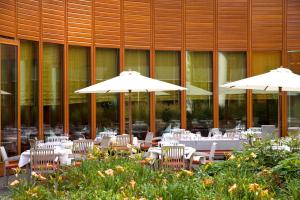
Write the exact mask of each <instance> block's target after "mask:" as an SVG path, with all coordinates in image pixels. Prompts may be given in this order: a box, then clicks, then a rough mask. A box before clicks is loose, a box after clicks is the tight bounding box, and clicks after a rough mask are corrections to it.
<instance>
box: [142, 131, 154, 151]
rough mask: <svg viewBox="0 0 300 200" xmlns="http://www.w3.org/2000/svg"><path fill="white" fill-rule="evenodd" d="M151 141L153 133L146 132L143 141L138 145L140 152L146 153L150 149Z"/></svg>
mask: <svg viewBox="0 0 300 200" xmlns="http://www.w3.org/2000/svg"><path fill="white" fill-rule="evenodd" d="M152 140H153V133H152V132H148V133H147V135H146V138H145V140H143V141H142V142H141V143H140V148H141V150H143V151H146V150H148V149H149V148H150V147H152Z"/></svg>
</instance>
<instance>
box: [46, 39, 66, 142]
mask: <svg viewBox="0 0 300 200" xmlns="http://www.w3.org/2000/svg"><path fill="white" fill-rule="evenodd" d="M43 61H44V63H43V105H44V134H45V137H47V136H50V135H62V134H63V101H62V100H63V93H62V91H63V90H62V87H63V79H62V77H63V47H62V46H61V45H56V44H44V56H43Z"/></svg>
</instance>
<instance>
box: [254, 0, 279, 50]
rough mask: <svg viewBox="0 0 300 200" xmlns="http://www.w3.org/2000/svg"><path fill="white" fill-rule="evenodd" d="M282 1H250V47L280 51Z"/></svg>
mask: <svg viewBox="0 0 300 200" xmlns="http://www.w3.org/2000/svg"><path fill="white" fill-rule="evenodd" d="M282 13H283V12H282V0H264V1H262V0H252V47H253V49H255V50H259V49H273V50H280V49H282Z"/></svg>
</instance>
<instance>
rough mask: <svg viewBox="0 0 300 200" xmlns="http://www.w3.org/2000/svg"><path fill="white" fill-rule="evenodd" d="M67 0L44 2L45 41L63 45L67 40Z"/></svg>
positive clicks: (45, 0)
mask: <svg viewBox="0 0 300 200" xmlns="http://www.w3.org/2000/svg"><path fill="white" fill-rule="evenodd" d="M65 9H66V8H65V0H43V9H42V11H43V39H44V40H48V41H52V42H57V43H62V42H64V38H65Z"/></svg>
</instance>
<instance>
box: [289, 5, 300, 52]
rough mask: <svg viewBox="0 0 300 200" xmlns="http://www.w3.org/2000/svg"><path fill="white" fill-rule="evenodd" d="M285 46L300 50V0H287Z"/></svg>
mask: <svg viewBox="0 0 300 200" xmlns="http://www.w3.org/2000/svg"><path fill="white" fill-rule="evenodd" d="M287 47H288V49H289V50H300V1H299V0H287Z"/></svg>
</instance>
